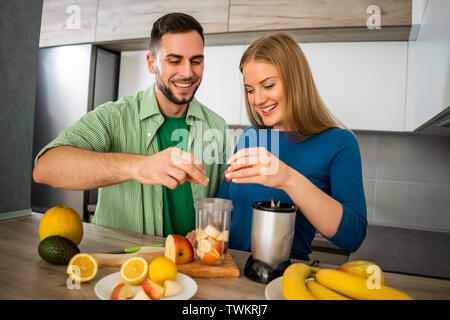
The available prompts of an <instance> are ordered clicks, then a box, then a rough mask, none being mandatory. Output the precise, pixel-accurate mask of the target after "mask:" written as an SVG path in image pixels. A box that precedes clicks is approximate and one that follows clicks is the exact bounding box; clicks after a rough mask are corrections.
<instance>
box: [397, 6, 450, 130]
mask: <svg viewBox="0 0 450 320" xmlns="http://www.w3.org/2000/svg"><path fill="white" fill-rule="evenodd" d="M449 12H450V1H446V0H433V1H428V2H427V5H426V8H425V12H424V14H423V18H422V23H421V25H420V30H419V31H418V35H417V39H416V41H410V42H409V43H408V91H407V93H408V94H407V103H406V105H407V112H406V117H405V119H406V129H407V130H408V131H414V130H418V129H419V131H420V130H422V129H425V130H428V129H431V128H430V127H431V126H434V124H435V123H433V121H430V120H432V119H437V120H438V118H439V116H440V115H442V116H445V115H446V114H447V118H448V115H449V111H448V108H449V107H450V59H449V57H450V38H449V30H450V21H449V19H448V13H449ZM446 109H447V111H446ZM438 121H439V120H438ZM436 129H437V128H436ZM436 133H438V134H440V133H444V135H449V131H448V124H447V128H446V131H444V128H442V131H439V132H438V131H436Z"/></svg>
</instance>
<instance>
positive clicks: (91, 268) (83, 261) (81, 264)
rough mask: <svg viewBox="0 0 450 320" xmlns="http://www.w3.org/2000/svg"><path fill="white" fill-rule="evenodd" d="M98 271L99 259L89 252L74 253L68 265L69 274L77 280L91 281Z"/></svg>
mask: <svg viewBox="0 0 450 320" xmlns="http://www.w3.org/2000/svg"><path fill="white" fill-rule="evenodd" d="M97 271H98V265H97V261H95V259H94V258H93V257H92V256H91V255H89V254H87V253H78V254H76V255H74V256H73V257H72V259H70V261H69V264H68V265H67V274H68V275H69V276H70V277H71V278H72V279H73V280H75V281H80V282H87V281H90V280H92V279H93V278H94V277H95V275H96V274H97Z"/></svg>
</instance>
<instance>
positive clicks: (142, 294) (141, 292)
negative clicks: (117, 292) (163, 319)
mask: <svg viewBox="0 0 450 320" xmlns="http://www.w3.org/2000/svg"><path fill="white" fill-rule="evenodd" d="M131 300H152V299H150V297H149V296H148V295H147V294H146V293H145V291H144V289H142V288H141V290H139V292H138V293H136V295H135V296H134V298H133V299H131Z"/></svg>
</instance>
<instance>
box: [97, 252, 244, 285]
mask: <svg viewBox="0 0 450 320" xmlns="http://www.w3.org/2000/svg"><path fill="white" fill-rule="evenodd" d="M91 255H92V257H93V258H94V259H95V260H96V261H97V264H98V267H121V266H122V264H123V263H124V262H125V261H126V260H128V259H129V258H131V257H142V258H144V259H145V260H147V262H148V263H150V262H151V261H152V260H153V259H155V258H158V257H162V256H164V248H142V249H141V250H139V251H138V252H135V253H123V254H110V253H91ZM177 268H178V271H179V272H181V273H184V274H186V275H188V276H190V277H193V278H239V274H240V272H239V269H238V267H237V266H236V263H235V262H234V260H233V258H232V257H231V255H230V254H229V253H227V254H226V255H225V259H224V263H223V264H221V265H218V266H213V265H205V264H201V263H200V262H198V261H196V260H194V261H193V262H191V263H187V264H179V265H177Z"/></svg>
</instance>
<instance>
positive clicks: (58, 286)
mask: <svg viewBox="0 0 450 320" xmlns="http://www.w3.org/2000/svg"><path fill="white" fill-rule="evenodd" d="M41 217H42V215H41V214H33V215H31V216H26V217H21V218H16V219H10V220H3V221H0V270H1V272H0V287H1V288H2V290H0V299H68V300H70V299H98V298H97V296H96V295H95V293H94V287H95V284H96V283H97V281H98V280H100V279H101V278H102V277H104V276H106V275H108V274H111V273H114V272H117V271H119V268H117V267H115V268H114V267H104V268H99V271H98V274H97V275H96V277H95V278H94V279H93V280H92V281H90V282H88V283H83V284H81V289H68V287H67V285H66V283H67V275H66V273H65V269H66V267H65V266H57V265H51V264H49V263H47V262H45V261H44V260H42V259H41V258H40V257H39V255H38V253H37V247H38V245H39V233H38V227H39V222H40V219H41ZM163 241H164V239H163V238H160V237H154V236H149V235H145V234H140V233H133V232H128V231H123V230H115V229H110V228H106V227H101V226H97V225H93V224H89V223H84V237H83V241H82V242H81V244H80V245H79V248H80V250H81V252H90V253H94V252H107V251H113V250H118V249H122V248H127V247H135V246H138V245H142V244H157V243H163ZM230 253H231V255H232V257H233V258H234V260H235V262H236V264H237V266H238V268H239V269H240V272H241V276H240V277H239V278H222V279H218V278H214V279H204V278H195V281H196V282H197V285H198V291H197V293H196V295H195V296H194V297H193V299H206V300H210V299H216V300H247V299H251V300H262V299H264V289H265V287H266V285H265V284H260V283H257V282H254V281H251V280H249V279H247V278H246V277H245V276H244V270H243V269H244V265H245V262H246V260H247V258H248V256H249V253H248V252H242V251H236V250H230ZM374 262H376V261H374ZM319 267H330V268H336V267H337V266H336V265H328V264H323V263H321V264H320V265H319ZM385 282H386V284H387V285H389V286H392V287H394V288H396V289H399V290H402V291H404V292H406V293H408V294H410V295H411V296H412V297H414V298H415V299H450V281H449V280H442V279H433V278H427V277H418V276H411V275H404V274H397V273H391V272H386V273H385Z"/></svg>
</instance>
